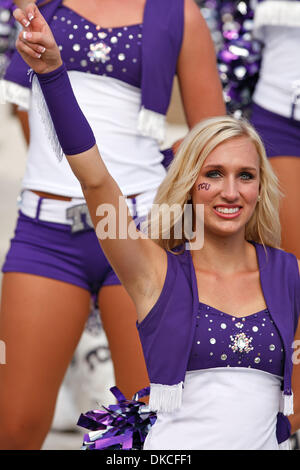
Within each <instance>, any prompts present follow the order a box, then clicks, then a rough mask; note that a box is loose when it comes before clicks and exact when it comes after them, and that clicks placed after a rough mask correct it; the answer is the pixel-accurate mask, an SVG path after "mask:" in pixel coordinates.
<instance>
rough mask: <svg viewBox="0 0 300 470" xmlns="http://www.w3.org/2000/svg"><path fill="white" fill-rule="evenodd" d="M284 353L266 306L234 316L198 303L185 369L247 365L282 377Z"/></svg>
mask: <svg viewBox="0 0 300 470" xmlns="http://www.w3.org/2000/svg"><path fill="white" fill-rule="evenodd" d="M283 364H284V352H283V345H282V341H281V338H280V335H279V333H278V330H277V328H276V326H275V324H274V322H273V320H272V318H271V316H270V314H269V312H268V310H267V309H265V310H262V311H260V312H257V313H254V314H252V315H249V316H246V317H242V318H238V317H233V316H231V315H229V314H227V313H223V312H221V311H220V310H217V309H215V308H213V307H210V306H208V305H206V304H203V303H199V309H198V313H197V318H196V328H195V336H194V340H193V345H192V350H191V354H190V358H189V363H188V367H187V370H189V371H190V370H200V369H210V368H215V367H248V368H253V369H258V370H262V371H265V372H269V373H271V374H275V375H279V376H283Z"/></svg>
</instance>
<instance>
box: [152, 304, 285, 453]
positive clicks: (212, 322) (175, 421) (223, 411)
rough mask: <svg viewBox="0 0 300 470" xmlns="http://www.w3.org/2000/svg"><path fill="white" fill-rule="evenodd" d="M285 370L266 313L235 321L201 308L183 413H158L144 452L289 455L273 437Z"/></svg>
mask: <svg viewBox="0 0 300 470" xmlns="http://www.w3.org/2000/svg"><path fill="white" fill-rule="evenodd" d="M283 365H284V350H283V344H282V340H281V337H280V335H279V332H278V330H277V328H276V326H275V324H274V322H273V320H272V318H271V316H270V314H269V312H268V310H267V309H264V310H262V311H260V312H257V313H253V314H251V315H248V316H244V317H239V316H238V317H234V316H232V315H229V314H227V313H224V312H221V311H220V310H217V309H215V308H213V307H211V306H209V305H206V304H204V303H201V302H200V303H199V309H198V312H197V315H196V328H195V334H194V339H193V344H192V349H191V353H190V357H189V361H188V366H187V372H186V376H185V381H184V389H183V396H182V407H181V408H180V409H179V410H176V411H173V412H172V413H163V412H158V417H157V421H156V423H155V425H154V426H153V428H152V429H151V430H150V432H149V434H148V436H147V438H146V442H145V445H144V449H146V450H154V449H182V448H184V449H205V450H213V449H220V450H222V449H224V450H228V449H232V450H237V449H247V450H251V449H253V450H254V449H256V450H257V449H273V450H275V449H279V448H281V449H287V448H288V446H289V444H288V441H286V442H285V443H283V444H281V445H280V447H279V445H278V442H277V438H276V432H275V430H276V419H277V412H278V409H279V408H280V401H281V383H282V377H283ZM195 397H197V399H195ZM239 430H240V432H239ZM183 446H184V447H183Z"/></svg>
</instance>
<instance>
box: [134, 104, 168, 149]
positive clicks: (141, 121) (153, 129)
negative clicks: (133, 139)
mask: <svg viewBox="0 0 300 470" xmlns="http://www.w3.org/2000/svg"><path fill="white" fill-rule="evenodd" d="M165 128H166V116H164V115H163V114H159V113H156V112H155V111H151V110H149V109H146V108H144V107H142V108H141V110H140V112H139V116H138V131H139V132H140V133H141V134H142V135H144V136H146V137H153V138H154V139H156V140H157V141H158V142H159V143H160V144H162V143H163V142H164V140H165Z"/></svg>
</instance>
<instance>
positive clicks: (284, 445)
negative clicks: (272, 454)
mask: <svg viewBox="0 0 300 470" xmlns="http://www.w3.org/2000/svg"><path fill="white" fill-rule="evenodd" d="M278 447H279V450H292V448H291V442H290V440H289V439H287V440H286V441H284V442H281V444H278Z"/></svg>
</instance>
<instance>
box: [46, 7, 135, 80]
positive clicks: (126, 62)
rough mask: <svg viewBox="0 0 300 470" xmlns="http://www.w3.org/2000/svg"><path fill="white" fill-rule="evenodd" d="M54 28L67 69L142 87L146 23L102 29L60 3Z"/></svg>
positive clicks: (53, 21) (54, 18)
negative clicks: (144, 27) (144, 26)
mask: <svg viewBox="0 0 300 470" xmlns="http://www.w3.org/2000/svg"><path fill="white" fill-rule="evenodd" d="M50 27H51V30H52V32H53V35H54V37H55V40H56V42H57V44H58V46H59V49H60V51H61V56H62V59H63V61H64V62H65V64H66V67H67V70H77V71H79V72H86V73H93V74H96V75H102V76H109V77H113V78H116V79H118V80H122V81H124V82H126V83H128V84H130V85H133V86H135V87H138V88H140V87H141V73H142V67H141V60H142V47H141V46H142V35H143V32H142V31H143V25H142V24H135V25H130V26H123V27H122V26H121V27H116V28H99V27H98V26H97V25H96V24H94V23H92V22H91V21H89V20H87V19H85V18H83V17H82V16H80V15H79V14H78V13H76V12H75V11H74V10H72V9H70V8H68V7H66V6H65V5H60V6H59V7H58V9H57V11H56V14H55V16H53V18H52V20H51V22H50Z"/></svg>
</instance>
